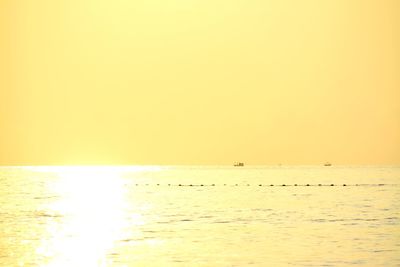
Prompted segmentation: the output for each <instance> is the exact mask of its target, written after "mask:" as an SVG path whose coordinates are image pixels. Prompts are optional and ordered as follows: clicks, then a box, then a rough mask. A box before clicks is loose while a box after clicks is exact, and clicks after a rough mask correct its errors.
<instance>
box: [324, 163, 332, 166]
mask: <svg viewBox="0 0 400 267" xmlns="http://www.w3.org/2000/svg"><path fill="white" fill-rule="evenodd" d="M324 166H325V167H329V166H332V164H331V163H330V162H325V164H324Z"/></svg>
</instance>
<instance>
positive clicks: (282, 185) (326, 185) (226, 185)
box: [134, 183, 397, 187]
mask: <svg viewBox="0 0 400 267" xmlns="http://www.w3.org/2000/svg"><path fill="white" fill-rule="evenodd" d="M388 185H392V186H394V185H397V184H346V183H343V184H341V183H340V184H334V183H328V184H321V183H318V184H297V183H296V184H262V183H258V184H248V183H246V184H238V183H235V184H226V183H225V184H194V183H192V184H186V183H185V184H183V183H179V184H171V183H168V184H161V183H156V184H150V183H145V184H140V183H136V184H134V186H158V187H160V186H170V187H171V186H177V187H251V186H253V187H274V186H277V187H334V186H335V187H338V186H342V187H343V186H388Z"/></svg>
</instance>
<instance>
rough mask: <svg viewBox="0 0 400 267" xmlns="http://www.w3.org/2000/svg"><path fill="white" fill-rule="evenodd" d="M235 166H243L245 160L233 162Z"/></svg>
mask: <svg viewBox="0 0 400 267" xmlns="http://www.w3.org/2000/svg"><path fill="white" fill-rule="evenodd" d="M233 166H234V167H243V166H244V163H243V162H235V163H233Z"/></svg>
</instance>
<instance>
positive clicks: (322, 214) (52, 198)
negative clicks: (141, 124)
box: [0, 166, 400, 267]
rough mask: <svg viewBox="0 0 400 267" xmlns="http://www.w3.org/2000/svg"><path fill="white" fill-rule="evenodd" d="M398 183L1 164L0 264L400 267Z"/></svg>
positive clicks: (261, 172)
mask: <svg viewBox="0 0 400 267" xmlns="http://www.w3.org/2000/svg"><path fill="white" fill-rule="evenodd" d="M179 184H181V186H179ZM271 184H273V185H274V186H271ZM283 184H285V186H282V185H283ZM295 184H297V186H294V185H295ZM306 184H310V186H305V185H306ZM318 184H321V186H319V185H318ZM331 184H334V186H330V185H331ZM343 184H346V186H343ZM380 184H381V185H380ZM399 184H400V169H399V168H394V167H335V166H333V167H312V166H301V167H262V166H258V167H247V166H246V167H237V168H235V167H137V166H136V167H135V166H132V167H2V168H0V207H1V209H0V266H57V267H59V266H68V267H71V266H74V267H77V266H82V267H83V266H84V267H90V266H400V185H399ZM190 185H192V186H190Z"/></svg>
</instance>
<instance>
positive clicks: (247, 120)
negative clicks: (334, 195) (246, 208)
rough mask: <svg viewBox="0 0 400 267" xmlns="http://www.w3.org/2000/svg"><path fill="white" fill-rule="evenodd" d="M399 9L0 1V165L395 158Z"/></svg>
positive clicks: (379, 4) (389, 3) (398, 143)
mask: <svg viewBox="0 0 400 267" xmlns="http://www.w3.org/2000/svg"><path fill="white" fill-rule="evenodd" d="M399 14H400V1H397V0H328V1H320V0H304V1H294V0H293V1H289V0H275V1H267V0H263V1H261V0H246V1H245V0H169V1H165V0H113V1H106V0H59V1H54V0H1V1H0V164H3V165H21V164H22V165H23V164H28V165H31V164H231V163H232V162H233V161H244V162H246V163H248V164H278V163H282V164H321V163H323V162H325V161H331V162H332V163H334V164H399V163H400V49H399V47H400V15H399Z"/></svg>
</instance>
